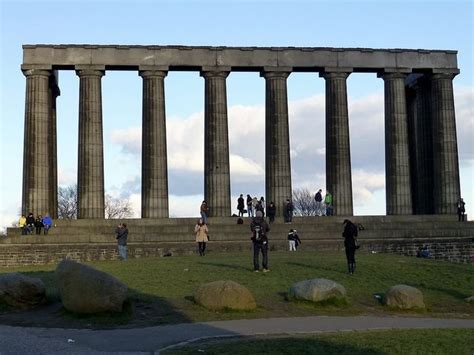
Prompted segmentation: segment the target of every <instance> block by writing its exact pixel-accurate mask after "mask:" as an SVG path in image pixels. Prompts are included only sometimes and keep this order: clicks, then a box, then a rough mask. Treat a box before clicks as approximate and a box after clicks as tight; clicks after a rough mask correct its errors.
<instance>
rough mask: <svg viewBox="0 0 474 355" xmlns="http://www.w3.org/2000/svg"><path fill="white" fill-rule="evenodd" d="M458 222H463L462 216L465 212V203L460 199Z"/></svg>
mask: <svg viewBox="0 0 474 355" xmlns="http://www.w3.org/2000/svg"><path fill="white" fill-rule="evenodd" d="M457 206H458V221H459V222H464V216H465V212H466V203H465V202H464V200H463V199H462V198H461V197H460V198H459V200H458V205H457Z"/></svg>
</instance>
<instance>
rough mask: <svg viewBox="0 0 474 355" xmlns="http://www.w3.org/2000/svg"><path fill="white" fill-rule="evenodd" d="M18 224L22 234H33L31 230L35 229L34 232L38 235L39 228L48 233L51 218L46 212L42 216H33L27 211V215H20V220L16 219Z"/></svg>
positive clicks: (51, 221) (51, 224)
mask: <svg viewBox="0 0 474 355" xmlns="http://www.w3.org/2000/svg"><path fill="white" fill-rule="evenodd" d="M18 226H19V227H20V229H21V234H22V235H27V234H33V231H36V234H37V235H40V234H41V230H43V233H44V234H48V233H49V230H50V229H51V227H52V226H53V220H52V219H51V217H50V216H49V215H48V214H46V215H45V216H44V217H43V216H42V215H38V216H36V218H35V216H34V215H33V213H32V212H30V213H28V216H25V215H21V217H20V220H19V221H18Z"/></svg>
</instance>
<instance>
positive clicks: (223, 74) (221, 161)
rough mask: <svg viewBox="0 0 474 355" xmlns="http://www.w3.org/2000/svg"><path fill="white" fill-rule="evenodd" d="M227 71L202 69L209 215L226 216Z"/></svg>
mask: <svg viewBox="0 0 474 355" xmlns="http://www.w3.org/2000/svg"><path fill="white" fill-rule="evenodd" d="M228 75H229V71H227V70H206V69H205V68H203V71H202V72H201V76H202V77H204V81H205V98H204V199H205V200H206V202H207V203H208V205H209V215H210V216H212V217H217V216H230V213H231V206H230V165H229V129H228V119H227V90H226V78H227V76H228Z"/></svg>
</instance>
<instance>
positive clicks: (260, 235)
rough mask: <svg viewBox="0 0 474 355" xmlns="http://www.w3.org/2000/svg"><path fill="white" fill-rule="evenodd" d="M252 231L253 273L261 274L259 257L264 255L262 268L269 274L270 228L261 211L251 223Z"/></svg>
mask: <svg viewBox="0 0 474 355" xmlns="http://www.w3.org/2000/svg"><path fill="white" fill-rule="evenodd" d="M250 230H251V231H252V237H251V238H250V239H251V240H252V243H253V271H254V272H259V269H260V262H259V260H258V259H259V255H260V252H261V253H262V258H263V261H262V266H263V272H269V271H270V269H269V268H268V232H269V231H270V227H269V226H268V224H267V222H265V220H264V219H263V213H262V212H261V211H258V212H256V216H255V218H254V219H253V221H252V223H250Z"/></svg>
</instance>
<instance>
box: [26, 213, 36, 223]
mask: <svg viewBox="0 0 474 355" xmlns="http://www.w3.org/2000/svg"><path fill="white" fill-rule="evenodd" d="M26 224H35V217H34V216H33V215H28V216H27V217H26Z"/></svg>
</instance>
